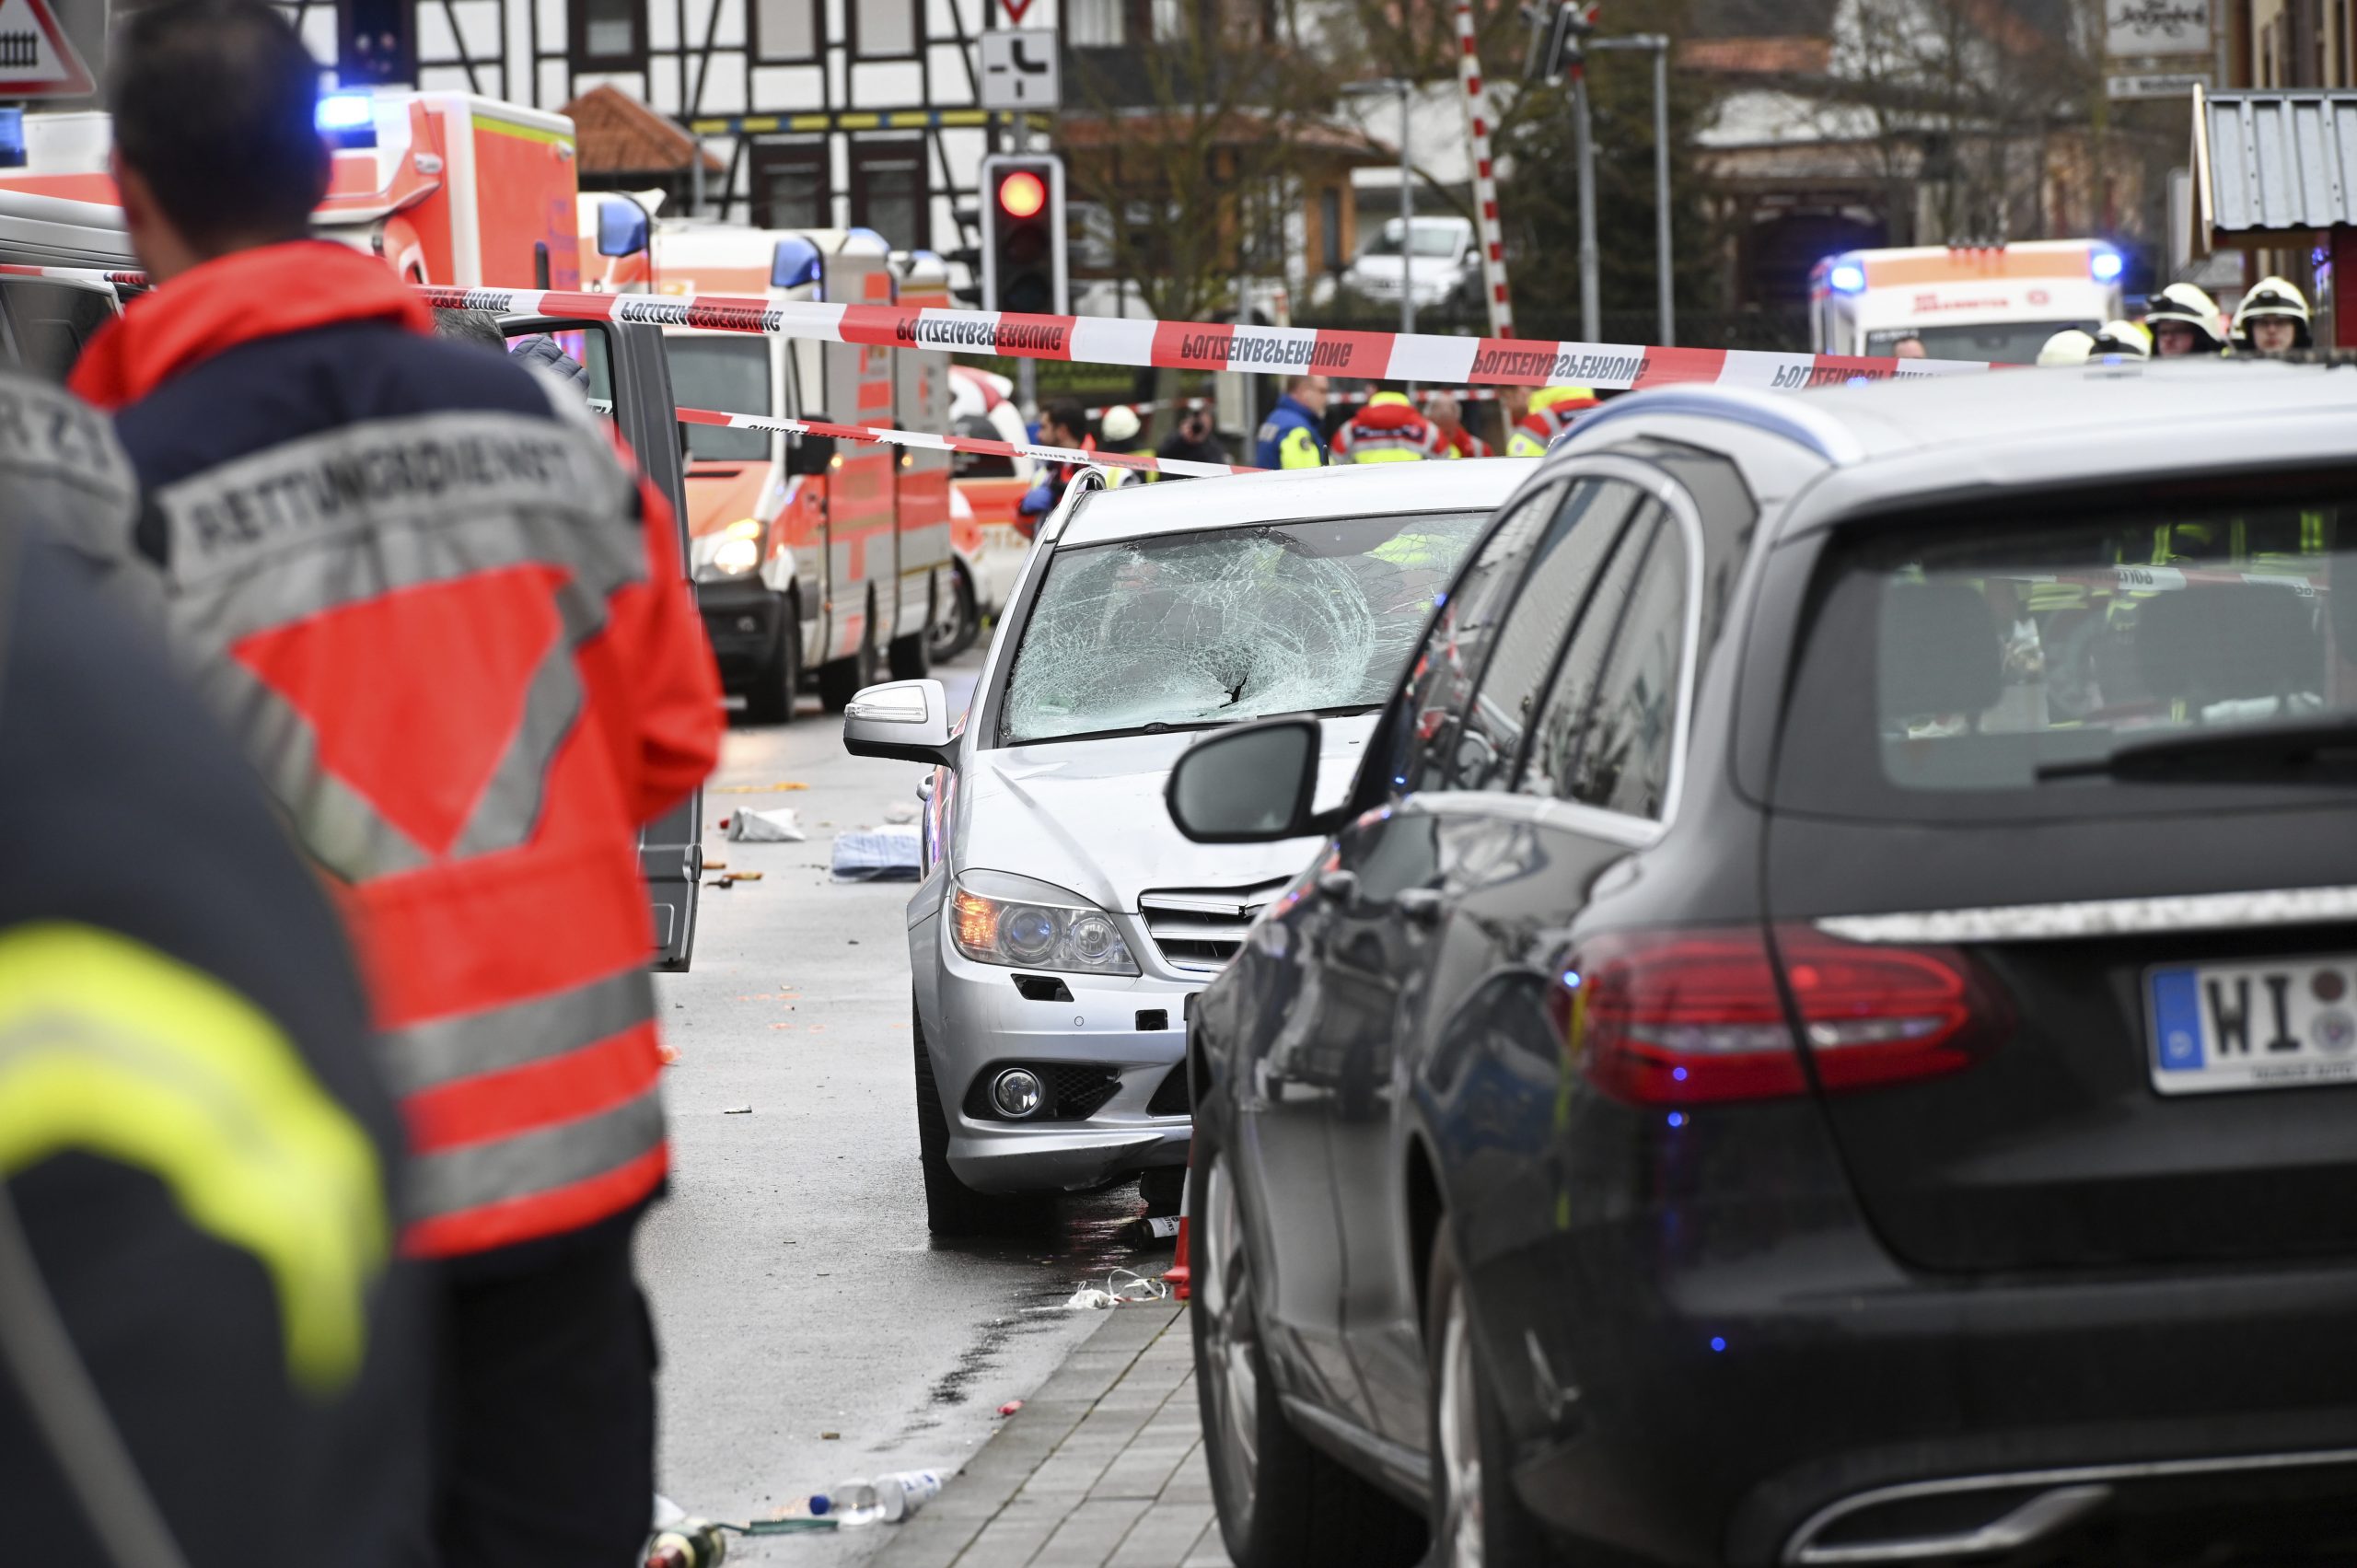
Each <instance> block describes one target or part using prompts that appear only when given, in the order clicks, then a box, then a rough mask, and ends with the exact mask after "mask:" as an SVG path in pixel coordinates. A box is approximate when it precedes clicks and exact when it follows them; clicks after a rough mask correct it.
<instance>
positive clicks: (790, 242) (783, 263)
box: [770, 234, 819, 288]
mask: <svg viewBox="0 0 2357 1568" xmlns="http://www.w3.org/2000/svg"><path fill="white" fill-rule="evenodd" d="M818 281H819V248H818V247H817V246H816V245H813V244H811V243H810V242H809V241H808V240H807V239H805V238H802V237H801V236H800V235H798V234H796V235H790V236H788V237H787V238H784V239H781V240H779V241H778V242H777V249H776V250H773V251H772V252H771V253H770V286H771V287H772V288H800V287H802V286H803V285H806V284H815V283H817V282H818Z"/></svg>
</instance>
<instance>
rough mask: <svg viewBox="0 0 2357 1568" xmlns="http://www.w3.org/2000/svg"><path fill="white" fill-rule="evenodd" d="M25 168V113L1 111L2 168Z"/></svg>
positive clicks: (19, 109) (0, 146) (0, 156)
mask: <svg viewBox="0 0 2357 1568" xmlns="http://www.w3.org/2000/svg"><path fill="white" fill-rule="evenodd" d="M24 167H25V111H24V110H23V109H21V108H16V109H0V168H24Z"/></svg>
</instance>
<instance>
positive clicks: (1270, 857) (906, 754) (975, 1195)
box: [843, 460, 1521, 1236]
mask: <svg viewBox="0 0 2357 1568" xmlns="http://www.w3.org/2000/svg"><path fill="white" fill-rule="evenodd" d="M1520 477H1521V475H1520V473H1519V472H1518V471H1517V470H1516V467H1515V465H1513V464H1510V463H1506V462H1504V461H1503V460H1500V461H1496V462H1460V463H1453V464H1449V465H1446V468H1444V467H1443V465H1440V464H1437V463H1434V464H1423V465H1420V466H1419V470H1418V471H1406V472H1403V471H1400V470H1398V469H1394V470H1390V471H1389V472H1388V473H1379V472H1377V471H1376V470H1373V469H1352V470H1343V469H1328V470H1318V471H1316V472H1307V473H1295V474H1285V475H1278V474H1270V475H1257V474H1256V475H1249V476H1245V477H1240V478H1234V479H1218V480H1209V481H1197V482H1188V483H1166V484H1152V485H1134V486H1125V487H1123V488H1121V489H1119V490H1110V491H1109V490H1106V489H1104V488H1102V484H1103V480H1104V475H1103V473H1102V471H1101V470H1095V469H1090V470H1083V473H1082V475H1081V477H1080V478H1077V479H1075V480H1074V484H1073V488H1072V490H1071V492H1070V493H1069V494H1067V496H1066V499H1065V502H1064V504H1063V505H1062V506H1061V507H1060V508H1059V509H1058V510H1057V511H1056V512H1054V513H1052V514H1051V515H1050V517H1049V518H1048V520H1047V522H1046V524H1045V525H1044V526H1043V528H1041V530H1040V535H1039V543H1038V544H1037V545H1036V546H1035V547H1034V549H1033V550H1032V552H1031V554H1030V556H1029V559H1028V563H1027V564H1026V565H1025V567H1024V570H1023V575H1022V578H1021V580H1020V582H1019V583H1018V584H1017V586H1016V590H1015V593H1014V597H1013V599H1012V602H1011V603H1010V604H1009V606H1008V608H1007V610H1006V612H1005V613H1004V615H1003V616H1002V617H1001V618H1000V621H999V626H998V631H997V633H995V635H994V636H993V639H992V644H991V651H990V654H989V656H988V657H987V658H986V659H985V661H984V663H983V667H982V671H981V679H980V681H979V683H978V684H977V686H976V689H975V696H974V700H973V704H972V706H971V708H970V710H969V712H968V713H967V714H966V715H965V718H964V722H963V724H962V726H957V727H955V728H953V725H952V715H951V714H949V712H948V709H947V705H946V699H945V697H944V695H943V691H942V687H941V683H940V682H938V681H932V680H926V681H916V682H904V683H900V684H895V685H888V686H881V687H877V688H876V689H874V690H872V691H864V692H862V693H860V695H859V698H858V700H857V701H856V702H854V703H853V704H852V706H851V707H850V709H849V710H847V712H846V714H845V715H844V717H845V723H844V727H843V744H844V747H845V749H848V750H850V751H851V752H852V753H853V755H856V756H869V757H891V758H901V759H905V760H908V761H921V762H925V763H928V764H931V765H933V766H935V769H936V770H937V771H936V772H935V773H934V775H933V778H932V780H931V782H930V784H929V785H928V788H927V802H926V807H925V818H924V843H925V852H924V872H925V876H924V880H923V883H922V884H921V885H920V886H919V888H918V889H917V892H916V894H915V896H914V897H913V898H912V899H911V900H910V904H909V966H910V970H911V981H912V990H913V993H914V997H913V1002H914V1016H915V1026H916V1028H915V1034H916V1040H915V1069H916V1103H917V1127H918V1134H919V1148H920V1150H921V1154H922V1158H923V1172H924V1189H925V1210H926V1215H927V1218H928V1221H929V1223H930V1224H931V1225H932V1228H933V1230H934V1233H935V1234H936V1235H944V1236H952V1235H965V1234H970V1233H972V1232H975V1231H978V1230H983V1229H987V1228H990V1227H992V1226H993V1225H996V1224H998V1223H999V1222H1000V1221H1001V1220H1002V1219H1004V1218H1005V1217H1007V1216H1008V1215H1009V1214H1016V1213H1021V1212H1023V1211H1024V1210H1026V1209H1027V1208H1029V1207H1032V1206H1034V1204H1035V1203H1036V1200H1037V1199H1038V1198H1039V1196H1041V1195H1044V1194H1052V1193H1055V1192H1058V1191H1078V1190H1085V1189H1088V1188H1092V1187H1097V1186H1100V1185H1103V1184H1105V1183H1108V1182H1112V1181H1118V1180H1120V1179H1126V1178H1130V1177H1135V1176H1139V1175H1140V1174H1141V1173H1144V1177H1145V1181H1146V1186H1147V1189H1148V1196H1149V1198H1150V1199H1153V1198H1155V1197H1156V1196H1159V1197H1161V1198H1163V1199H1166V1200H1167V1202H1168V1203H1169V1204H1170V1206H1171V1207H1172V1208H1173V1209H1175V1207H1176V1204H1177V1200H1178V1198H1179V1175H1180V1172H1181V1171H1182V1169H1183V1168H1184V1166H1185V1164H1186V1159H1187V1144H1188V1136H1189V1132H1188V1129H1189V1121H1188V1107H1187V1086H1186V1079H1185V1074H1184V1073H1183V1071H1182V1070H1181V1068H1180V1065H1179V1062H1180V1057H1181V1055H1182V1054H1183V1044H1184V1039H1185V1037H1184V1034H1183V1033H1182V1031H1183V1029H1184V1028H1185V1022H1186V1016H1187V1009H1188V1007H1189V1005H1190V1000H1191V998H1192V997H1193V995H1194V993H1195V992H1197V991H1198V990H1200V989H1201V988H1202V985H1203V983H1204V982H1205V981H1207V980H1209V979H1210V978H1211V976H1213V974H1215V973H1217V972H1218V970H1219V968H1220V966H1221V965H1222V964H1224V963H1225V961H1226V960H1227V958H1228V957H1229V955H1230V954H1232V953H1233V952H1235V950H1236V947H1237V943H1238V941H1240V940H1241V938H1242V936H1243V933H1244V929H1245V926H1246V925H1247V924H1248V923H1249V922H1250V920H1251V919H1252V917H1253V916H1254V914H1255V913H1257V912H1258V911H1259V910H1260V907H1261V905H1263V904H1264V903H1266V902H1267V901H1268V900H1269V899H1270V897H1271V895H1272V894H1273V893H1274V891H1275V890H1276V889H1279V888H1281V887H1283V885H1284V884H1285V882H1286V881H1287V879H1288V878H1289V877H1291V876H1292V875H1293V873H1294V872H1295V869H1296V868H1297V867H1298V866H1299V865H1300V864H1301V861H1302V859H1303V857H1304V856H1305V855H1306V854H1307V853H1308V851H1309V848H1310V847H1311V846H1310V843H1309V842H1306V841H1304V842H1274V843H1268V844H1255V845H1251V846H1248V847H1231V848H1215V849H1206V848H1202V847H1198V846H1196V845H1193V844H1190V843H1188V842H1186V841H1185V840H1183V839H1181V838H1180V837H1179V834H1178V832H1177V831H1176V830H1174V829H1172V828H1171V827H1170V825H1169V823H1168V821H1167V819H1166V818H1165V817H1164V815H1163V813H1162V811H1161V809H1160V806H1159V796H1160V792H1161V788H1162V781H1163V777H1164V774H1165V773H1166V772H1167V771H1168V769H1169V766H1170V763H1171V761H1172V760H1173V759H1175V758H1176V757H1177V756H1178V755H1179V752H1180V751H1181V750H1183V749H1185V748H1186V745H1187V743H1188V741H1189V740H1190V738H1192V737H1193V736H1195V735H1197V734H1199V733H1201V732H1202V731H1203V730H1206V729H1213V728H1219V727H1223V726H1227V725H1231V724H1234V723H1237V722H1239V721H1241V720H1245V719H1248V718H1253V717H1256V716H1259V715H1260V714H1271V713H1291V714H1309V715H1311V716H1309V717H1307V718H1305V719H1304V720H1303V723H1304V724H1305V725H1306V726H1308V728H1309V729H1310V730H1311V731H1312V732H1313V733H1314V735H1315V737H1316V749H1317V750H1318V755H1319V756H1320V758H1321V759H1322V760H1323V762H1322V766H1323V767H1324V768H1325V769H1326V770H1327V772H1329V775H1330V778H1331V781H1332V783H1333V784H1334V786H1335V788H1336V790H1339V789H1340V788H1341V784H1343V782H1344V781H1345V780H1346V779H1347V778H1348V776H1349V774H1350V772H1352V770H1353V766H1354V765H1355V762H1356V760H1357V757H1358V751H1359V748H1360V747H1361V745H1362V744H1363V743H1364V739H1365V737H1366V732H1367V729H1368V726H1369V725H1370V724H1371V722H1372V720H1371V718H1370V716H1369V715H1370V713H1371V708H1372V705H1374V704H1379V703H1381V701H1382V700H1383V698H1384V697H1385V696H1386V695H1387V693H1388V692H1389V691H1390V689H1391V685H1392V682H1393V681H1394V679H1396V677H1397V675H1398V673H1399V668H1400V666H1401V665H1402V663H1403V662H1404V661H1405V659H1406V657H1407V654H1408V650H1409V649H1410V648H1411V646H1413V645H1414V644H1415V641H1416V639H1417V637H1418V635H1419V634H1420V633H1422V629H1423V625H1424V622H1425V621H1426V620H1428V619H1429V618H1430V614H1431V610H1432V605H1433V601H1434V595H1435V594H1437V593H1438V592H1439V591H1440V589H1441V588H1442V587H1443V586H1444V585H1446V582H1447V580H1448V577H1449V574H1450V573H1451V572H1452V571H1453V570H1454V568H1455V566H1456V563H1457V557H1458V555H1459V554H1460V553H1461V552H1462V551H1463V550H1464V548H1465V546H1466V545H1467V544H1468V543H1469V541H1470V540H1471V539H1472V537H1473V535H1474V533H1475V532H1476V531H1477V530H1478V529H1479V528H1480V525H1481V522H1482V520H1483V519H1484V517H1486V516H1487V515H1488V509H1489V507H1490V506H1491V505H1492V504H1494V503H1495V502H1496V501H1498V500H1500V499H1502V498H1504V496H1505V494H1507V493H1508V492H1509V491H1510V490H1512V489H1513V487H1514V484H1515V481H1516V480H1517V479H1519V478H1520ZM1021 1200H1030V1201H1031V1202H1021Z"/></svg>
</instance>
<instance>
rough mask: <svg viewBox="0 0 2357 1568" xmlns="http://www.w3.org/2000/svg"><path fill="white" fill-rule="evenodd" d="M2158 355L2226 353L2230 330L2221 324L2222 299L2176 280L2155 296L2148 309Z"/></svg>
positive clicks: (2146, 320)
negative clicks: (2223, 327) (2218, 300)
mask: <svg viewBox="0 0 2357 1568" xmlns="http://www.w3.org/2000/svg"><path fill="white" fill-rule="evenodd" d="M2144 326H2145V328H2146V329H2147V330H2148V331H2151V332H2152V334H2153V356H2154V358H2155V359H2182V358H2185V357H2187V356H2188V355H2190V354H2223V353H2225V352H2226V334H2225V333H2224V332H2223V331H2221V330H2220V328H2219V326H2218V302H2217V301H2216V300H2214V299H2212V298H2211V297H2210V296H2208V295H2206V294H2204V293H2202V292H2201V290H2200V289H2198V288H2196V287H2194V286H2193V285H2191V284H2189V283H2173V284H2171V285H2169V286H2168V287H2166V288H2165V289H2163V290H2161V292H2160V293H2158V294H2156V295H2154V296H2153V298H2152V303H2151V304H2150V305H2148V306H2147V307H2146V308H2145V310H2144Z"/></svg>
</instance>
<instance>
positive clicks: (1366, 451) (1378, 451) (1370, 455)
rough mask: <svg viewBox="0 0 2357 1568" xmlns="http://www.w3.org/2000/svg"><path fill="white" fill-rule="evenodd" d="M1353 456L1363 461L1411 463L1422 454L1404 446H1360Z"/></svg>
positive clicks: (1420, 457)
mask: <svg viewBox="0 0 2357 1568" xmlns="http://www.w3.org/2000/svg"><path fill="white" fill-rule="evenodd" d="M1355 457H1356V459H1357V460H1358V461H1360V462H1363V463H1412V462H1415V461H1418V460H1419V459H1422V457H1423V454H1422V452H1414V451H1410V450H1409V449H1408V448H1407V447H1362V448H1361V449H1360V450H1359V451H1358V452H1357V453H1356V454H1355Z"/></svg>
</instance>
